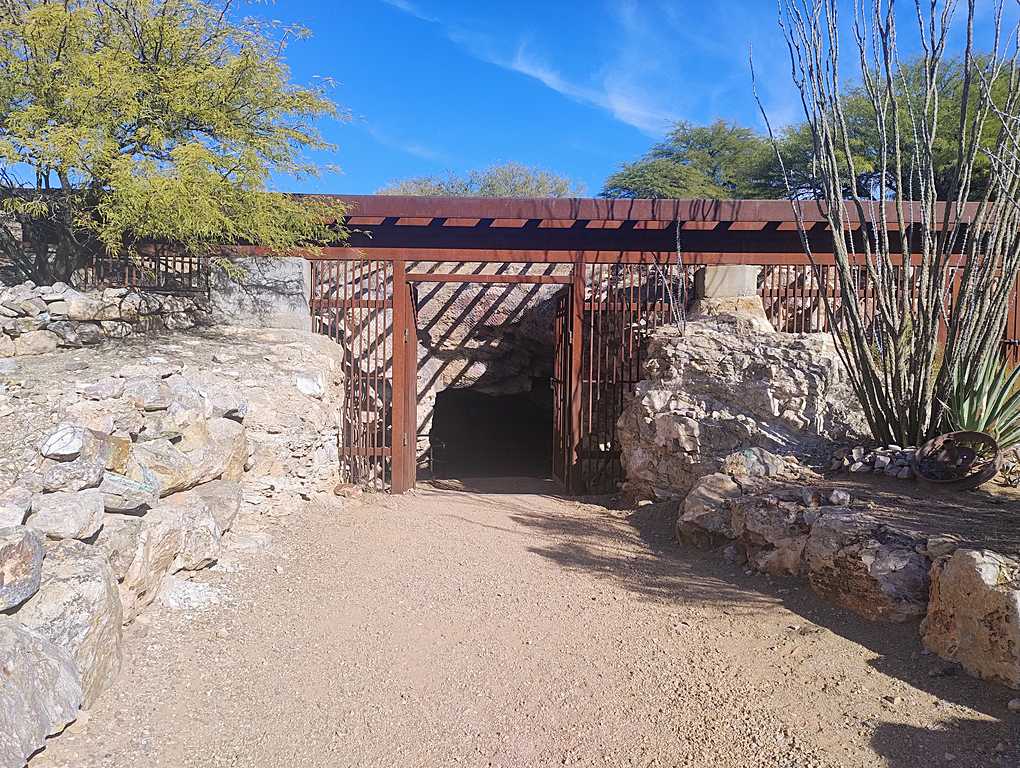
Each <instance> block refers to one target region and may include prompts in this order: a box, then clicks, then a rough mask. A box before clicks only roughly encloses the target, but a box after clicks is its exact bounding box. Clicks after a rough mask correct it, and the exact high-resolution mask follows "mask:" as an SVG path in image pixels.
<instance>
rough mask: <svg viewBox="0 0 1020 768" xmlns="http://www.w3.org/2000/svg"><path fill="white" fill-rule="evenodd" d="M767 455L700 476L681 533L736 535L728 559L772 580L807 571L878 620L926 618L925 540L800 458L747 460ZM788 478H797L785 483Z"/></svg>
mask: <svg viewBox="0 0 1020 768" xmlns="http://www.w3.org/2000/svg"><path fill="white" fill-rule="evenodd" d="M765 453H767V452H765V451H763V450H762V449H753V450H749V451H743V452H741V453H738V454H735V455H733V456H730V457H727V458H726V459H725V460H724V462H723V466H724V467H725V471H724V472H721V473H714V474H711V475H706V476H705V477H703V478H701V479H700V480H699V481H698V482H697V483H696V484H695V486H694V488H693V489H692V491H691V493H690V494H689V495H688V496H687V499H686V500H685V501H684V504H683V508H682V510H681V514H680V516H679V518H678V521H677V536H678V537H679V538H680V539H681V540H683V541H687V542H689V543H692V544H695V545H698V546H705V545H717V544H721V543H723V542H726V541H731V542H733V544H732V545H731V547H730V549H729V550H728V552H729V556H730V557H731V558H732V559H736V560H738V561H740V562H743V563H746V564H747V565H748V567H749V568H751V569H753V570H756V571H759V572H762V573H767V574H770V575H773V576H802V577H806V578H807V580H808V582H809V583H810V585H811V587H812V589H814V591H815V592H817V593H818V594H819V595H820V596H821V597H823V598H825V599H827V600H829V601H830V602H833V603H836V604H837V605H840V606H843V607H844V608H848V609H850V610H852V611H854V612H855V613H858V614H860V615H861V616H864V617H865V618H868V619H870V620H873V621H907V620H909V619H911V618H916V617H919V616H922V615H924V612H925V608H926V606H927V602H928V570H929V568H930V565H931V564H930V561H929V559H928V557H927V554H926V551H927V550H926V540H925V539H924V537H920V536H917V535H916V534H912V533H910V532H907V531H900V530H897V529H895V528H893V527H891V526H888V525H885V524H883V523H881V522H880V521H879V520H876V519H875V518H873V517H871V516H869V515H868V514H866V513H864V512H862V511H860V510H856V509H854V508H853V502H852V499H851V497H850V494H849V493H848V492H847V491H846V490H844V489H842V488H833V487H824V486H821V485H818V484H817V483H818V481H819V480H820V478H818V477H817V476H814V475H812V473H810V472H808V471H806V470H804V469H803V468H802V467H798V466H797V465H796V464H793V463H790V462H787V463H786V466H785V467H783V462H782V460H781V459H779V457H775V456H773V457H771V459H769V460H767V461H766V462H762V461H760V460H755V461H750V462H749V461H748V460H747V457H748V455H754V456H755V458H756V459H759V457H760V456H761V455H762V454H765ZM761 467H765V468H766V469H761ZM769 467H772V468H769ZM780 468H781V469H780ZM777 469H778V471H777ZM791 478H796V483H793V484H790V483H789V482H784V481H788V480H789V479H791Z"/></svg>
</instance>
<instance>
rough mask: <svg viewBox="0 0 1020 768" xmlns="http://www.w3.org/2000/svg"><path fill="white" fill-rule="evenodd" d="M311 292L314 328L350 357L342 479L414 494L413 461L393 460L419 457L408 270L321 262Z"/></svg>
mask: <svg viewBox="0 0 1020 768" xmlns="http://www.w3.org/2000/svg"><path fill="white" fill-rule="evenodd" d="M311 286H312V291H311V299H310V309H311V313H312V323H313V330H314V331H315V332H317V333H322V334H324V335H326V336H329V337H330V338H331V339H333V340H334V341H335V342H337V343H338V345H339V346H340V349H341V350H342V355H343V360H342V368H343V370H342V374H343V380H344V401H343V406H342V409H341V413H340V446H339V449H340V479H341V481H343V482H348V483H352V484H356V485H362V486H365V487H367V488H374V489H376V490H385V489H387V488H389V489H392V490H393V491H394V492H396V493H400V492H402V491H403V490H407V488H409V487H411V486H412V485H413V482H414V481H413V476H412V478H410V480H409V478H408V476H407V470H406V462H403V461H397V462H394V457H395V456H402V455H403V454H405V453H407V452H408V450H409V451H410V453H411V456H412V458H413V453H414V445H413V443H414V441H413V434H414V428H413V421H414V393H415V387H414V386H413V385H412V382H414V381H415V379H416V375H415V369H416V365H415V363H414V353H413V352H409V351H408V350H409V347H410V348H411V349H413V348H414V343H413V339H414V337H413V317H414V313H413V311H412V310H411V300H410V295H409V289H408V286H407V282H406V279H405V275H404V265H403V263H402V262H393V261H384V260H371V259H362V260H349V261H341V260H314V261H312V262H311ZM409 421H410V425H411V426H410V427H409ZM409 444H410V445H409ZM411 464H412V467H413V461H412V462H411ZM412 471H413V470H412Z"/></svg>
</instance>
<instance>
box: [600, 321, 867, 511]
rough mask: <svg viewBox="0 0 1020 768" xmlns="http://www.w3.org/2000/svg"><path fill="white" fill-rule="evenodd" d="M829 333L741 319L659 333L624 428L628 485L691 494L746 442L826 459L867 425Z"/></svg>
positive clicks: (634, 492)
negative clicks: (785, 330)
mask: <svg viewBox="0 0 1020 768" xmlns="http://www.w3.org/2000/svg"><path fill="white" fill-rule="evenodd" d="M856 402H857V401H856V399H855V398H854V396H853V394H852V392H851V390H850V387H849V384H848V381H847V378H846V374H845V372H844V371H843V368H842V366H841V364H840V362H839V360H838V357H837V355H836V352H835V350H834V348H833V347H832V342H831V340H830V339H829V338H828V337H827V336H826V335H823V334H801V335H794V334H782V333H774V332H771V331H769V330H763V329H762V328H761V327H760V325H758V324H756V323H755V322H753V318H752V319H748V318H745V317H741V316H736V315H731V316H726V315H723V316H714V317H706V318H703V319H699V320H695V321H692V322H690V323H688V325H687V329H686V332H685V333H683V334H682V335H681V334H680V332H679V331H678V330H677V329H676V328H673V327H669V328H664V329H661V330H659V331H658V332H656V333H655V335H654V336H653V337H652V341H651V344H650V347H649V351H648V363H647V365H646V379H645V380H644V381H642V382H641V383H640V384H638V386H637V389H636V394H635V397H634V398H633V399H632V401H631V402H630V404H629V405H628V407H627V408H626V410H625V411H624V413H623V415H622V416H621V417H620V420H619V422H618V425H617V430H618V434H619V437H620V443H621V448H622V451H623V455H622V461H623V466H624V470H625V473H626V477H627V489H628V491H629V494H630V495H631V496H632V497H636V498H653V497H658V498H683V497H684V496H686V495H687V493H688V491H690V489H691V487H692V486H693V485H694V483H695V482H697V480H698V479H699V478H700V477H702V476H704V475H707V474H711V473H714V472H718V471H719V469H720V466H719V461H720V457H723V456H727V455H729V454H731V453H733V452H734V451H738V450H740V449H742V448H749V447H761V448H764V449H766V450H767V451H770V452H772V453H776V454H796V455H797V456H798V458H802V459H804V458H807V459H810V460H811V461H819V462H824V461H827V460H828V457H829V455H830V451H831V448H830V447H829V446H830V443H831V442H832V441H835V440H846V439H848V438H849V439H855V438H857V439H859V438H860V436H862V435H864V434H866V432H867V427H866V424H865V422H864V418H863V415H862V413H861V412H860V410H859V409H858V408H857V407H856Z"/></svg>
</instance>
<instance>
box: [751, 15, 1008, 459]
mask: <svg viewBox="0 0 1020 768" xmlns="http://www.w3.org/2000/svg"><path fill="white" fill-rule="evenodd" d="M841 5H843V6H844V7H845V4H844V3H842V2H841V0H779V7H780V26H781V28H782V30H783V32H784V34H785V37H786V42H787V44H788V47H789V51H790V58H791V63H792V73H793V79H794V83H795V85H796V87H797V89H798V91H799V93H800V97H801V101H802V104H803V108H804V112H805V115H806V118H807V123H808V125H809V127H810V130H811V135H812V140H813V144H814V162H815V163H816V171H817V175H818V178H819V180H820V181H821V199H820V204H821V206H822V208H823V210H824V213H825V216H826V218H827V220H828V225H829V229H830V230H831V232H832V233H833V240H834V253H835V265H836V270H835V271H836V275H837V283H838V286H837V287H838V293H839V299H838V302H836V301H832V300H830V299H829V298H828V296H827V295H826V294H827V292H826V291H822V294H823V296H824V297H825V298H824V302H825V309H826V313H827V315H828V317H829V321H830V327H831V328H832V331H833V335H834V337H835V342H836V346H837V349H838V351H839V354H840V357H841V358H842V360H843V362H844V364H845V365H846V367H847V369H848V371H849V374H850V376H851V379H852V383H853V387H854V389H855V391H856V394H857V396H858V397H859V399H860V401H861V404H862V406H863V408H864V413H865V415H866V417H867V419H868V422H869V424H870V426H871V429H872V432H873V434H874V437H875V438H876V439H878V440H881V441H885V442H896V443H900V444H919V443H920V442H922V441H923V440H924V439H926V438H928V437H930V436H932V435H933V434H936V433H938V431H939V430H940V429H941V428H942V426H943V425H944V417H945V409H946V405H947V403H948V401H949V394H950V391H951V389H952V386H953V382H954V379H955V378H957V377H958V376H960V375H961V373H964V374H965V373H966V372H967V371H968V370H976V369H978V368H979V366H973V365H971V366H969V367H968V365H967V364H968V363H970V362H973V361H976V360H978V361H979V360H985V359H987V358H988V356H991V355H995V356H998V355H1000V354H1001V343H1002V333H1003V327H1004V323H1005V318H1006V312H1007V310H1008V303H1009V296H1010V292H1011V291H1012V290H1013V288H1014V286H1015V284H1016V280H1017V276H1018V273H1020V242H1018V233H1020V118H1018V113H1020V67H1018V62H1020V59H1018V43H1020V40H1018V35H1020V29H1018V27H1017V26H1014V25H1013V24H1009V23H1007V22H1006V21H1005V18H1006V13H1007V12H1013V11H1015V10H1016V8H1015V7H1014V6H1013V5H1012V3H1010V5H1009V6H1008V7H1007V6H1006V5H1005V3H1004V0H995V7H994V9H993V11H994V12H993V16H992V20H991V21H990V22H988V24H989V25H990V28H989V27H986V28H985V30H986V32H987V35H986V36H985V39H982V40H980V41H979V40H978V39H977V36H978V33H977V31H976V27H977V26H978V17H977V11H976V8H975V0H967V1H966V4H965V5H962V4H961V3H960V2H958V0H913V2H909V0H908V2H907V3H904V4H901V6H897V3H896V2H895V0H854V3H853V7H852V11H851V12H850V14H849V16H850V18H849V19H847V20H844V19H842V18H841V17H840V13H839V6H841ZM902 5H906V6H909V7H908V8H903V7H902ZM904 10H909V14H905V16H906V17H908V18H909V19H910V22H909V23H908V24H898V21H899V22H902V18H898V16H897V14H898V12H902V11H904ZM900 26H903V27H904V28H906V29H907V30H908V31H909V32H910V33H911V35H910V36H911V38H912V39H913V41H912V43H911V44H914V43H916V44H917V45H919V47H920V49H921V51H922V56H921V66H920V67H917V66H916V59H912V60H911V64H910V66H908V65H906V64H904V60H903V59H901V57H900V49H901V48H902V49H904V50H906V49H907V45H904V44H902V43H901V42H900V31H901V30H900ZM961 33H962V35H961ZM845 39H846V40H849V43H846V42H845ZM961 39H962V45H963V48H964V50H963V55H962V59H960V60H959V63H958V64H956V66H958V67H960V71H959V72H956V73H954V74H955V75H957V76H958V77H959V80H958V81H955V80H954V82H955V83H956V85H954V87H956V88H960V89H962V90H961V92H960V93H958V94H954V98H952V99H948V98H946V82H947V79H946V77H945V74H946V71H945V70H946V65H947V62H948V61H950V55H949V53H948V49H949V47H950V45H951V41H954V40H961ZM844 46H845V47H846V48H848V49H849V50H850V51H851V54H852V55H851V56H850V57H845V56H844ZM845 59H846V60H845ZM847 77H852V78H853V79H859V81H860V85H861V90H862V92H863V93H864V94H865V95H866V98H867V101H868V103H869V105H870V109H869V110H868V112H869V115H868V118H867V119H868V120H870V121H871V125H869V126H868V127H869V129H870V132H871V133H872V135H874V136H875V137H876V138H875V142H876V146H875V147H873V148H872V156H873V158H874V159H873V161H874V162H875V164H876V168H875V173H874V174H873V178H874V183H873V186H872V188H870V189H865V190H862V189H860V187H859V185H856V184H854V183H851V180H853V179H856V178H858V177H859V175H858V172H857V171H858V169H857V168H856V165H855V164H856V162H857V161H856V160H855V158H856V157H857V155H858V154H859V153H858V152H857V151H855V149H854V148H852V147H851V139H852V137H853V136H854V135H859V134H860V126H859V125H857V126H855V125H852V124H851V121H850V120H848V116H847V114H846V111H845V101H844V100H843V99H842V98H841V93H843V86H844V78H847ZM947 103H951V104H952V107H951V108H947V107H946V104H947ZM858 119H859V118H858ZM766 120H767V116H766ZM945 121H951V124H952V126H953V128H954V130H953V131H952V132H951V133H950V135H951V137H952V138H951V144H950V145H949V146H946V145H945V142H946V139H945V137H946V135H947V131H946V130H945ZM770 133H771V127H770ZM776 146H777V147H778V142H777V143H776ZM947 153H948V155H949V157H950V158H951V162H950V163H949V164H948V167H947V165H946V163H945V158H946V156H947ZM780 162H782V160H781V158H780ZM978 176H980V177H981V179H982V181H981V185H980V187H978V186H976V178H977V177H978ZM790 191H791V197H792V198H793V208H794V212H795V216H796V218H797V221H798V227H799V229H800V232H801V240H802V243H803V246H804V248H805V250H806V252H807V254H808V255H809V257H811V259H812V263H814V261H815V257H814V254H813V253H812V251H811V245H810V243H809V240H808V237H807V233H806V229H805V226H804V218H803V205H804V204H803V203H802V202H801V201H800V200H799V199H797V196H796V194H794V192H793V189H792V186H791V190H790ZM968 201H973V202H970V203H968ZM898 233H909V236H906V237H900V236H899V235H898ZM862 269H863V270H864V272H865V273H866V278H867V283H868V288H867V291H868V302H869V303H867V304H866V302H865V296H864V290H865V289H864V285H863V283H862V282H861V281H860V280H859V279H858V277H859V275H860V270H862ZM816 273H817V267H816ZM869 309H873V312H872V311H868V310H869ZM872 314H873V317H872Z"/></svg>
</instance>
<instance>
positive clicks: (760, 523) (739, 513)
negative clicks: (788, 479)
mask: <svg viewBox="0 0 1020 768" xmlns="http://www.w3.org/2000/svg"><path fill="white" fill-rule="evenodd" d="M731 508H732V510H733V515H732V520H731V526H732V529H733V534H734V536H736V537H737V538H739V539H740V542H741V543H742V544H743V546H744V551H745V553H746V554H747V559H748V562H750V563H751V565H752V567H754V569H755V570H758V571H762V572H764V573H768V574H771V575H773V576H797V575H799V574H800V573H802V572H803V570H804V565H803V557H804V548H805V546H806V545H807V542H808V531H809V526H808V524H807V522H806V521H805V519H804V510H803V508H802V507H801V506H800V505H799V504H797V503H796V502H789V501H781V500H779V499H777V498H776V497H774V496H771V495H768V494H764V495H760V496H752V497H748V498H746V499H740V500H738V501H736V502H734V504H733V505H732V506H731Z"/></svg>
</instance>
